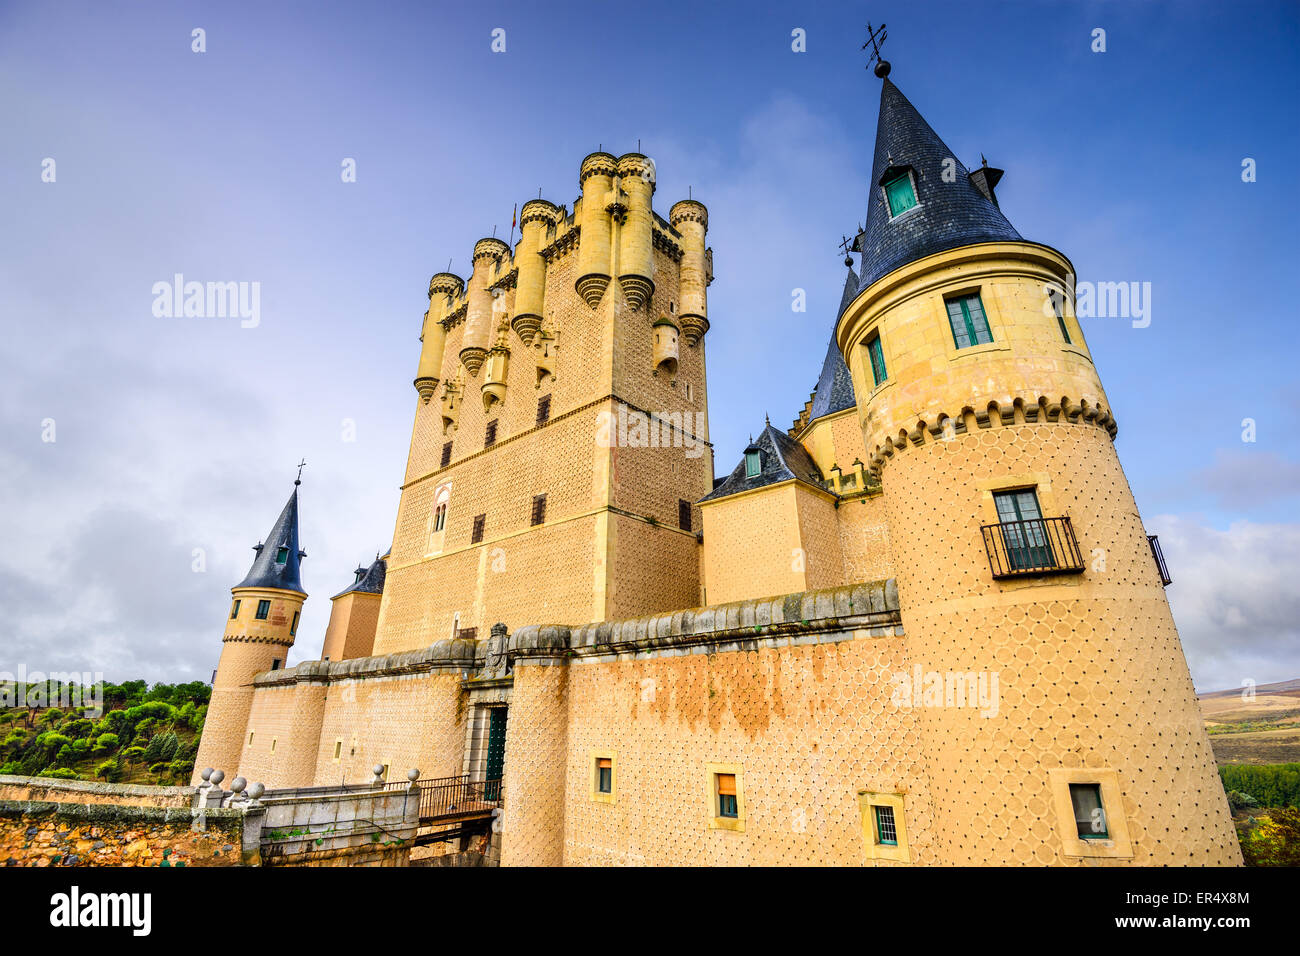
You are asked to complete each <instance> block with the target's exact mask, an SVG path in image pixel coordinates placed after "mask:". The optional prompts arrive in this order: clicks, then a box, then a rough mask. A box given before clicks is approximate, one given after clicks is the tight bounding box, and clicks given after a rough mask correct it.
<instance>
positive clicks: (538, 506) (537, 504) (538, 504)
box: [529, 495, 546, 524]
mask: <svg viewBox="0 0 1300 956" xmlns="http://www.w3.org/2000/svg"><path fill="white" fill-rule="evenodd" d="M545 521H546V495H533V515H532V520H531V521H530V522H529V524H542V523H543V522H545Z"/></svg>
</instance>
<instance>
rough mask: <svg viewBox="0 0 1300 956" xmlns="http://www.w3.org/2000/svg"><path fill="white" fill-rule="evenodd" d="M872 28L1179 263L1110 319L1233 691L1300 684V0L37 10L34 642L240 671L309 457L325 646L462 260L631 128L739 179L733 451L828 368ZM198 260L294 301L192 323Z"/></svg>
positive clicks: (1039, 202)
mask: <svg viewBox="0 0 1300 956" xmlns="http://www.w3.org/2000/svg"><path fill="white" fill-rule="evenodd" d="M1229 12H1230V13H1231V15H1230V16H1228V15H1225V14H1227V13H1229ZM868 20H871V21H872V22H874V23H876V24H879V23H880V22H882V21H883V22H885V23H887V24H888V32H889V38H888V40H887V41H886V44H885V55H886V56H887V57H888V59H889V60H890V61H891V63H892V64H893V73H892V74H891V79H893V80H894V82H895V83H897V84H898V86H899V87H900V89H902V90H903V92H904V93H905V94H906V95H907V96H908V97H909V99H911V101H912V102H913V103H914V104H915V105H916V106H917V108H918V109H919V110H920V111H921V113H922V114H923V115H924V116H925V117H926V118H927V120H928V121H929V122H930V124H931V125H932V126H933V127H934V128H935V129H936V130H937V131H938V133H939V134H940V135H941V136H942V137H943V138H944V139H945V141H946V142H947V143H948V144H949V146H950V147H952V149H953V150H954V152H955V153H956V154H957V155H958V157H959V158H961V159H962V161H963V162H965V163H966V165H967V166H971V167H973V166H975V165H977V164H978V162H979V159H980V156H981V154H983V155H985V156H987V157H988V160H989V162H990V164H992V165H994V166H998V167H1000V168H1002V169H1004V170H1006V176H1005V178H1004V179H1003V180H1002V182H1001V183H1000V184H999V186H998V199H999V202H1000V204H1001V207H1002V210H1003V212H1005V213H1006V215H1007V216H1008V218H1009V219H1010V220H1011V222H1012V223H1013V224H1014V225H1015V226H1016V228H1017V229H1018V230H1019V232H1020V233H1021V234H1022V235H1023V236H1025V237H1026V238H1028V239H1032V240H1035V241H1038V242H1043V243H1046V244H1048V245H1051V246H1053V247H1055V248H1058V249H1060V250H1062V251H1063V252H1064V253H1065V254H1066V255H1067V256H1069V257H1070V259H1071V260H1072V261H1073V263H1074V264H1075V267H1076V270H1077V273H1078V276H1079V279H1080V281H1124V282H1142V283H1146V282H1149V283H1150V284H1151V285H1150V289H1151V303H1150V304H1151V310H1150V318H1151V321H1150V324H1149V325H1147V326H1146V327H1143V328H1136V327H1134V326H1133V323H1132V322H1131V321H1129V320H1127V319H1113V318H1104V319H1091V320H1089V319H1085V320H1084V330H1085V333H1086V335H1087V337H1088V343H1089V346H1090V348H1091V351H1092V353H1093V355H1094V357H1095V359H1096V361H1097V365H1098V368H1099V371H1100V373H1101V377H1102V381H1103V383H1104V384H1105V387H1106V391H1107V394H1108V397H1109V398H1110V401H1111V404H1112V406H1113V409H1114V414H1115V417H1116V419H1117V420H1118V422H1119V436H1118V439H1117V447H1118V449H1119V454H1120V458H1121V461H1122V462H1123V464H1124V467H1125V470H1126V472H1127V475H1128V478H1129V481H1130V483H1131V485H1132V487H1133V491H1134V494H1135V495H1136V498H1137V501H1138V505H1139V508H1140V509H1141V512H1142V515H1143V518H1144V521H1145V523H1146V525H1147V529H1148V531H1149V532H1151V533H1158V534H1159V535H1160V539H1161V542H1162V544H1163V548H1164V553H1165V556H1166V560H1167V561H1168V563H1169V566H1170V570H1171V572H1172V574H1173V577H1174V579H1175V581H1174V584H1173V585H1172V586H1171V587H1170V588H1169V590H1168V595H1169V599H1170V602H1171V604H1172V605H1173V609H1174V614H1175V619H1176V621H1177V623H1178V626H1179V630H1180V633H1181V635H1182V639H1183V642H1184V646H1185V649H1186V652H1187V657H1188V662H1189V665H1190V667H1191V671H1192V676H1193V679H1194V680H1195V682H1196V684H1197V687H1198V688H1199V689H1201V690H1216V689H1221V688H1227V687H1235V686H1239V685H1240V683H1241V682H1242V681H1243V680H1254V681H1256V682H1258V683H1266V682H1269V681H1276V680H1285V679H1290V678H1295V677H1300V640H1297V633H1298V632H1300V624H1298V623H1297V622H1300V589H1297V587H1296V583H1295V582H1296V581H1297V579H1298V578H1300V507H1298V505H1300V438H1297V434H1296V429H1295V428H1294V424H1293V423H1294V421H1295V418H1296V416H1297V414H1300V381H1297V375H1296V373H1295V371H1294V364H1295V359H1294V350H1293V342H1294V339H1295V336H1294V332H1293V328H1294V324H1295V316H1294V313H1295V305H1294V300H1295V297H1294V295H1293V294H1289V291H1288V290H1289V286H1290V284H1291V281H1292V280H1293V277H1294V275H1295V267H1294V256H1295V238H1296V227H1295V223H1296V222H1297V213H1298V212H1300V209H1297V206H1298V205H1300V203H1297V190H1296V185H1295V184H1296V177H1295V174H1294V162H1295V157H1296V156H1297V155H1298V152H1297V148H1298V147H1300V142H1298V140H1300V133H1297V124H1296V122H1295V120H1296V115H1295V114H1296V103H1297V102H1300V95H1298V94H1300V58H1298V57H1297V54H1296V50H1297V49H1300V6H1298V5H1296V4H1294V3H1278V4H1264V3H1233V4H1226V3H1205V4H1200V3H1191V2H1185V3H1183V2H1180V3H1147V2H1119V3H1077V4H1075V3H1046V2H1038V3H979V4H972V3H969V2H965V0H963V2H959V3H946V2H945V3H937V2H934V3H932V2H917V0H913V2H909V3H884V2H871V3H822V4H816V5H809V4H796V3H789V4H777V3H759V2H749V3H730V2H704V3H701V2H699V0H696V2H691V3H674V2H664V3H656V4H648V5H647V4H610V3H597V2H591V0H588V2H586V3H564V2H547V3H545V4H539V3H491V2H480V3H455V4H453V3H438V4H433V3H395V2H391V3H385V2H375V3H368V4H354V3H346V4H345V3H338V4H332V3H321V2H312V3H266V2H263V3H240V2H223V3H220V4H217V3H196V2H175V0H173V2H158V3H155V2H146V0H139V2H129V3H127V2H102V0H97V2H86V3H76V2H59V3H49V2H33V3H15V2H3V0H0V129H3V131H4V132H3V135H0V214H2V219H0V221H2V222H3V223H4V228H2V229H0V322H2V323H3V328H2V329H0V331H2V332H3V334H2V335H0V362H2V363H3V364H0V504H2V505H3V507H2V508H0V602H2V603H3V607H4V611H3V614H0V671H9V672H16V671H17V670H18V669H19V668H20V667H22V668H25V669H26V670H27V671H28V672H31V671H36V670H39V671H52V670H75V671H78V672H102V673H103V674H104V675H105V676H106V677H107V678H108V679H110V680H123V679H128V678H140V677H142V678H145V679H148V680H150V681H160V680H166V681H180V680H192V679H204V680H206V679H207V678H208V677H209V676H210V675H211V672H212V670H213V669H214V668H215V666H216V660H217V656H218V654H219V653H220V647H221V645H220V635H221V632H222V629H223V625H224V620H225V615H226V613H227V609H228V607H229V600H230V593H229V588H230V587H231V585H233V584H234V583H236V582H237V581H238V580H240V578H242V577H243V575H244V574H245V573H246V571H247V569H248V565H249V564H250V563H251V561H252V558H253V552H252V550H251V548H252V545H253V544H255V543H256V542H257V541H259V540H260V539H261V538H262V537H263V536H264V535H265V534H266V532H267V530H268V529H269V528H270V526H271V524H272V522H273V521H274V519H275V517H276V515H277V514H278V513H279V510H280V508H281V506H282V505H283V503H284V500H285V498H286V497H287V496H288V493H289V491H290V490H291V489H292V481H293V478H294V476H295V473H296V467H295V466H296V464H297V462H298V461H299V460H300V459H303V458H305V459H306V460H307V462H308V465H307V467H306V469H305V470H304V474H303V486H302V492H301V501H302V508H301V514H302V540H303V546H304V548H305V549H306V551H307V553H308V557H307V559H306V560H305V562H304V580H305V584H306V588H307V590H308V591H309V592H310V593H311V595H312V596H311V598H310V599H309V600H308V601H307V604H306V607H305V609H304V614H303V620H302V624H301V626H300V630H299V641H298V646H297V647H296V648H295V649H294V651H293V653H292V654H291V655H290V658H289V663H291V664H292V663H294V662H296V661H297V660H303V659H312V658H315V657H316V656H318V654H319V652H320V643H321V640H322V639H323V636H324V631H325V625H326V622H327V620H328V615H329V601H328V596H329V595H331V594H334V593H336V592H337V591H339V590H341V589H342V588H343V587H345V586H346V585H347V584H348V583H350V581H351V571H352V569H353V568H355V567H356V566H357V564H358V563H359V562H361V563H369V562H370V561H371V560H373V558H374V556H375V555H376V553H381V552H383V551H384V550H386V549H387V547H388V546H389V544H390V543H391V539H392V533H393V525H394V521H395V517H396V511H397V502H398V496H399V491H398V485H399V482H400V481H401V478H402V474H403V471H404V467H405V459H406V454H407V450H408V447H409V443H410V428H411V423H412V420H413V415H414V409H415V402H416V395H415V391H414V389H413V388H412V385H411V380H412V378H413V377H414V373H415V367H416V363H417V360H418V356H419V342H418V335H419V329H420V322H421V316H422V314H423V312H424V310H425V308H426V307H427V304H428V300H427V294H426V289H427V283H428V279H429V276H430V275H431V274H433V273H435V272H439V271H442V270H443V269H445V268H446V266H447V262H448V260H449V259H450V260H451V268H452V271H455V272H457V273H459V274H460V275H462V276H464V275H466V274H467V273H468V271H469V254H470V251H471V249H472V246H473V243H474V242H475V240H477V239H479V238H481V237H483V236H487V235H491V234H492V231H493V229H494V228H495V229H496V231H497V234H498V235H501V234H505V233H508V231H509V227H510V218H511V210H512V207H513V206H514V205H515V204H516V203H520V204H522V203H523V202H524V201H526V200H527V199H529V198H531V197H533V196H536V195H537V190H538V189H539V188H540V189H541V190H542V194H543V196H544V197H545V198H547V199H550V200H551V201H553V202H555V203H557V204H561V203H563V204H568V205H569V206H570V208H572V203H573V200H574V199H575V198H576V197H577V195H578V181H577V173H578V165H579V162H580V161H581V159H582V157H583V156H585V155H586V154H587V153H589V152H591V151H593V150H595V149H597V148H598V146H599V147H603V148H604V149H606V150H609V151H611V152H613V153H615V154H616V155H617V154H621V153H623V152H628V151H633V150H636V149H637V144H638V141H639V142H640V147H641V151H642V152H645V153H646V154H648V155H649V156H650V157H651V158H652V159H654V161H655V164H656V170H657V176H658V189H657V192H656V199H655V204H656V208H657V209H658V211H659V212H660V213H661V214H665V213H666V211H667V209H668V207H669V206H671V204H672V203H673V202H674V201H676V200H677V199H679V198H683V197H685V196H686V195H687V192H688V189H689V190H690V192H691V194H692V195H694V197H695V198H697V199H700V200H702V201H703V202H705V203H706V204H707V205H708V207H709V221H710V231H709V244H710V245H711V246H712V247H713V250H714V269H715V275H716V279H715V281H714V283H713V285H712V287H711V288H710V290H709V319H710V323H711V330H710V332H709V334H708V338H707V340H706V341H707V346H708V363H709V368H708V373H709V400H710V408H709V413H710V428H711V435H712V439H713V442H714V445H715V450H716V468H717V470H718V472H719V473H725V472H726V471H728V470H729V469H730V468H731V467H732V465H733V464H734V463H735V461H737V460H738V459H739V456H740V452H741V449H742V448H743V447H744V444H745V442H746V439H747V437H748V435H749V433H750V432H752V431H756V430H757V429H758V428H760V427H761V426H762V422H763V416H764V414H770V415H771V417H772V420H773V422H774V423H777V424H781V425H787V424H789V422H791V421H793V419H794V418H795V417H796V416H797V414H798V413H799V411H800V410H801V409H802V407H803V403H804V402H805V401H806V400H807V398H808V393H809V391H810V389H811V388H812V386H813V384H814V383H815V380H816V377H817V373H818V372H819V370H820V368H821V362H822V359H823V357H824V355H825V351H826V345H827V342H828V339H829V336H830V332H831V326H832V323H833V320H834V318H835V316H834V312H835V309H836V307H837V306H838V303H839V296H840V291H841V289H842V287H843V281H844V266H843V264H842V258H843V257H842V253H841V252H840V251H839V249H838V245H839V243H840V239H841V237H842V236H844V235H852V234H853V233H854V232H855V231H856V230H857V228H858V226H859V224H860V223H861V222H862V220H863V219H864V218H865V214H866V200H867V180H868V178H869V174H870V166H871V151H872V143H873V140H874V135H875V125H876V112H877V105H878V100H879V85H880V84H879V81H878V80H877V79H876V78H875V77H873V76H872V75H871V73H870V72H869V71H868V70H866V69H865V68H864V67H865V65H866V62H867V61H866V55H865V54H864V53H863V52H862V50H861V49H860V46H861V44H862V42H863V39H864V38H865V24H866V22H867V21H868ZM196 29H201V30H202V31H203V34H202V37H203V46H204V49H203V51H202V52H196V51H195V49H194V46H195V39H194V32H193V31H194V30H196ZM796 30H802V31H803V36H804V37H805V46H806V49H804V50H803V51H801V52H796V51H795V50H794V49H793V48H792V47H793V46H794V45H795V43H794V39H793V32H794V31H796ZM1097 30H1104V31H1105V34H1104V37H1105V50H1104V52H1102V51H1095V50H1094V49H1093V47H1094V46H1095V45H1096V40H1095V31H1097ZM494 31H504V33H495V34H494ZM494 39H495V45H496V46H497V48H498V50H496V51H494V49H493V46H494ZM502 45H504V50H501V49H500V47H501V46H502ZM50 160H53V163H52V164H51V163H50V162H49V161H50ZM347 160H352V161H353V163H354V165H355V171H356V176H355V182H344V181H343V180H344V177H343V175H342V174H341V171H342V169H343V166H344V163H345V161H347ZM1247 160H1253V164H1249V165H1253V168H1254V170H1255V176H1254V181H1253V182H1245V181H1243V163H1245V162H1246V161H1247ZM51 173H52V174H53V175H52V178H53V181H48V180H49V179H50V178H51ZM177 273H179V274H182V275H183V276H185V277H186V279H187V280H198V281H204V282H206V281H221V282H226V281H235V282H246V283H253V282H256V283H258V288H259V290H260V300H259V311H258V322H257V324H256V325H255V326H252V327H245V326H246V325H248V324H249V323H247V322H241V320H240V319H239V318H235V317H226V318H202V319H200V318H183V317H179V318H178V317H171V318H169V317H165V316H163V317H160V316H157V315H155V314H154V311H155V309H154V300H155V295H154V291H153V288H154V285H155V283H158V282H160V281H161V282H170V281H171V280H172V277H173V276H174V275H175V274H177ZM795 289H803V290H804V291H805V293H806V297H807V311H806V312H803V313H795V312H792V310H791V302H792V294H793V290H795Z"/></svg>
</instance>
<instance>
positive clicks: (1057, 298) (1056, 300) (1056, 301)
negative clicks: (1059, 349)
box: [1049, 291, 1070, 345]
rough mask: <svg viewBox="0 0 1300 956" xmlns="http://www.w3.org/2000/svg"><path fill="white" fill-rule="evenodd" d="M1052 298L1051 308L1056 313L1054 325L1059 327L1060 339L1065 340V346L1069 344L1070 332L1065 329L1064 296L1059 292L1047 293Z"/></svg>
mask: <svg viewBox="0 0 1300 956" xmlns="http://www.w3.org/2000/svg"><path fill="white" fill-rule="evenodd" d="M1049 294H1050V295H1051V297H1052V308H1053V310H1055V312H1056V324H1057V325H1059V326H1060V327H1061V338H1063V339H1065V344H1066V345H1069V344H1070V330H1069V329H1067V328H1066V327H1065V296H1063V295H1062V294H1061V293H1059V292H1055V291H1054V292H1051V293H1049Z"/></svg>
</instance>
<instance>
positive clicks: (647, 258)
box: [618, 153, 655, 312]
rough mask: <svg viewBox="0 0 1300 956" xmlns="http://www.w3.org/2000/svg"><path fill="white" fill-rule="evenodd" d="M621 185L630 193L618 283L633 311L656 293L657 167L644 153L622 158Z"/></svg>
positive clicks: (622, 231) (620, 251)
mask: <svg viewBox="0 0 1300 956" xmlns="http://www.w3.org/2000/svg"><path fill="white" fill-rule="evenodd" d="M618 182H619V188H620V189H621V190H622V191H623V193H624V194H626V200H625V205H626V208H627V213H626V216H625V218H624V220H623V225H622V228H621V229H620V230H619V245H618V248H619V253H618V273H619V274H618V282H619V285H621V286H622V287H623V297H624V298H625V299H626V300H627V304H628V306H629V307H630V308H631V309H632V311H634V312H636V311H638V310H640V308H641V306H643V305H645V303H646V302H648V301H649V299H650V297H651V296H652V295H654V291H655V284H654V214H653V213H652V212H651V209H650V205H651V201H652V198H653V196H654V191H655V167H654V163H652V162H651V161H650V160H649V158H648V157H646V156H643V155H642V154H641V153H627V154H625V155H623V156H620V157H619V160H618Z"/></svg>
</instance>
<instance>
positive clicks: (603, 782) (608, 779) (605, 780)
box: [596, 757, 614, 793]
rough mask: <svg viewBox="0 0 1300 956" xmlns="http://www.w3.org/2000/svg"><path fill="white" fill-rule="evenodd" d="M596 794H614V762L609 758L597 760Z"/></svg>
mask: <svg viewBox="0 0 1300 956" xmlns="http://www.w3.org/2000/svg"><path fill="white" fill-rule="evenodd" d="M596 792H597V793H613V792H614V761H613V760H611V759H610V758H609V757H599V758H597V760H596Z"/></svg>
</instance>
